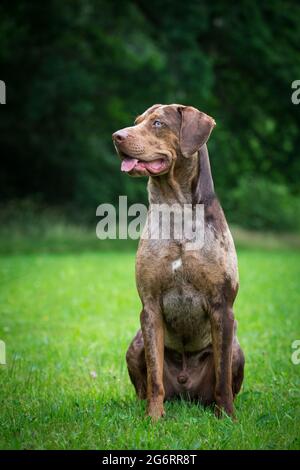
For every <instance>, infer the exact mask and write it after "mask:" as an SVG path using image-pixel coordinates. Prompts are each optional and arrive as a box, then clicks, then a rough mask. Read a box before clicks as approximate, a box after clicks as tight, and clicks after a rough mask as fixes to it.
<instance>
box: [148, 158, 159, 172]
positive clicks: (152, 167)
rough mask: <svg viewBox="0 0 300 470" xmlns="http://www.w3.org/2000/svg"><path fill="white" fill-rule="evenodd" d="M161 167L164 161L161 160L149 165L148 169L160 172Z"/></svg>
mask: <svg viewBox="0 0 300 470" xmlns="http://www.w3.org/2000/svg"><path fill="white" fill-rule="evenodd" d="M161 165H162V160H161V159H158V160H153V161H152V162H149V163H148V167H149V168H150V169H151V170H153V171H155V170H159V169H160V167H161Z"/></svg>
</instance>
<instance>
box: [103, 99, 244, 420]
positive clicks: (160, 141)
mask: <svg viewBox="0 0 300 470" xmlns="http://www.w3.org/2000/svg"><path fill="white" fill-rule="evenodd" d="M214 126H215V121H214V119H213V118H211V117H210V116H208V115H207V114H205V113H203V112H201V111H199V110H198V109H196V108H194V107H192V106H183V105H179V104H171V105H160V104H156V105H154V106H152V107H150V108H149V109H147V110H146V111H145V112H144V113H143V114H141V115H140V116H138V117H137V119H136V120H135V122H134V126H131V127H126V128H124V129H121V130H119V131H117V132H115V133H114V134H113V135H112V138H113V143H114V146H115V148H116V150H117V153H118V155H119V157H120V159H121V169H122V171H124V172H125V173H128V174H129V175H130V176H133V177H138V176H147V177H148V194H149V211H148V218H149V217H150V215H151V212H152V208H153V207H154V205H155V204H159V205H160V204H167V205H168V206H172V205H174V204H176V205H177V207H178V205H179V206H180V207H184V205H186V204H187V205H191V207H192V208H193V211H194V210H195V208H196V207H197V205H200V204H201V205H203V206H204V243H203V246H202V247H201V248H194V249H193V247H192V249H191V248H190V249H187V240H186V239H185V238H184V237H182V238H181V239H176V238H175V237H174V236H173V237H170V239H151V238H149V237H148V238H147V237H143V236H142V237H141V239H140V243H139V247H138V251H137V257H136V283H137V290H138V293H139V296H140V299H141V302H142V312H141V316H140V322H141V330H139V331H138V332H137V334H136V336H135V337H134V338H133V340H132V342H131V344H130V346H129V349H128V351H127V354H126V361H127V367H128V372H129V376H130V379H131V381H132V383H133V385H134V387H135V390H136V394H137V396H138V397H139V398H140V399H146V400H147V410H146V415H148V416H150V417H151V418H152V420H154V421H156V420H157V419H159V418H160V417H161V416H163V415H164V401H165V400H169V399H173V398H176V397H184V398H187V399H190V400H193V401H194V400H195V401H197V402H199V403H200V404H202V405H204V406H213V407H214V409H215V413H216V415H217V416H218V417H221V416H223V415H224V413H225V414H226V415H228V416H230V417H234V407H233V401H234V398H235V397H236V395H237V393H238V392H239V391H240V388H241V385H242V382H243V378H244V363H245V359H244V354H243V351H242V349H241V347H240V345H239V342H238V339H237V336H236V328H237V323H236V321H235V319H234V314H233V303H234V300H235V298H236V295H237V292H238V287H239V277H238V268H237V256H236V251H235V247H234V242H233V239H232V236H231V233H230V231H229V228H228V225H227V222H226V219H225V216H224V213H223V210H222V208H221V205H220V203H219V201H218V199H217V197H216V194H215V191H214V184H213V180H212V175H211V169H210V162H209V157H208V151H207V145H206V143H207V141H208V139H209V136H210V134H211V132H212V130H213V128H214ZM146 225H147V224H146ZM173 235H174V233H173Z"/></svg>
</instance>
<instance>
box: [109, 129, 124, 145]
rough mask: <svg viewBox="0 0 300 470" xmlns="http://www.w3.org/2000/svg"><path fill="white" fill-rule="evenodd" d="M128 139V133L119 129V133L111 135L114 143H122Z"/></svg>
mask: <svg viewBox="0 0 300 470" xmlns="http://www.w3.org/2000/svg"><path fill="white" fill-rule="evenodd" d="M127 137H128V132H127V131H126V130H125V129H121V130H120V131H117V132H115V133H114V134H113V135H112V138H113V140H114V141H115V142H119V143H121V142H124V140H126V139H127Z"/></svg>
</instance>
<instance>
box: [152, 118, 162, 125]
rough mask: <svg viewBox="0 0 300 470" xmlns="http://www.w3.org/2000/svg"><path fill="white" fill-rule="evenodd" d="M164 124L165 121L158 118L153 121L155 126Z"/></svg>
mask: <svg viewBox="0 0 300 470" xmlns="http://www.w3.org/2000/svg"><path fill="white" fill-rule="evenodd" d="M162 125H163V123H162V122H161V121H159V120H158V119H156V120H155V121H153V126H154V127H161V126H162Z"/></svg>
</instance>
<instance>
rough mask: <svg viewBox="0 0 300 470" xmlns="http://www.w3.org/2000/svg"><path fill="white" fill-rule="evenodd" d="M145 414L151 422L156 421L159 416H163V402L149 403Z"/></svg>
mask: <svg viewBox="0 0 300 470" xmlns="http://www.w3.org/2000/svg"><path fill="white" fill-rule="evenodd" d="M146 416H149V417H150V418H151V420H152V421H153V422H156V421H158V420H159V419H160V418H162V417H163V416H165V410H164V406H163V404H160V403H150V404H149V406H148V409H147V413H146Z"/></svg>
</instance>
